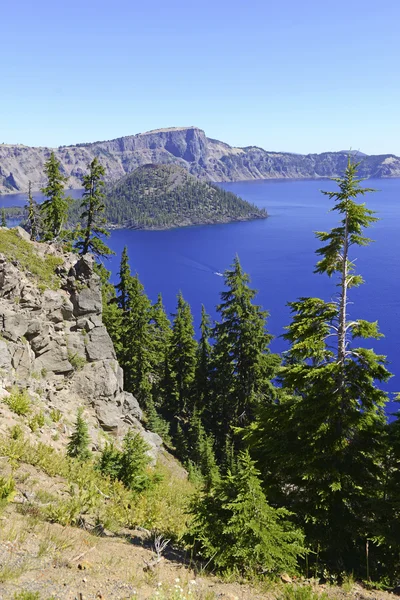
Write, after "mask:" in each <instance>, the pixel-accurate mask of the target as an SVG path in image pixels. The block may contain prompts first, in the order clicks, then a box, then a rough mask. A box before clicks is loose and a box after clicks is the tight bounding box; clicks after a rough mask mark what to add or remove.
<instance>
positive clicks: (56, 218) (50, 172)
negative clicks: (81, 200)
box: [40, 152, 72, 241]
mask: <svg viewBox="0 0 400 600" xmlns="http://www.w3.org/2000/svg"><path fill="white" fill-rule="evenodd" d="M44 171H45V174H46V177H47V185H46V186H45V187H43V188H42V190H41V191H42V193H43V195H44V196H45V198H46V200H45V201H44V202H43V203H42V204H41V205H40V213H41V215H42V223H43V238H44V240H45V241H57V240H59V239H60V236H61V235H62V232H63V227H64V226H65V223H66V221H67V217H68V207H69V205H70V203H71V201H72V200H71V198H70V197H69V196H65V195H64V186H65V184H66V182H67V181H68V177H65V176H64V175H63V174H62V173H61V164H60V163H59V161H58V160H57V159H56V156H55V154H54V152H52V153H51V154H50V157H49V159H48V161H47V162H46V163H45V165H44Z"/></svg>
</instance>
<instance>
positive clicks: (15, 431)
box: [10, 424, 24, 440]
mask: <svg viewBox="0 0 400 600" xmlns="http://www.w3.org/2000/svg"><path fill="white" fill-rule="evenodd" d="M10 437H11V439H12V440H20V439H21V438H23V437H24V432H23V431H22V427H21V425H18V424H17V425H13V426H12V427H10Z"/></svg>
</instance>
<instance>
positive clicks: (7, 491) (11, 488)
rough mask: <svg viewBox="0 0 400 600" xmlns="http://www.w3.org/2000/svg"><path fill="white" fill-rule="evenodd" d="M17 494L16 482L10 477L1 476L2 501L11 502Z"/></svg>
mask: <svg viewBox="0 0 400 600" xmlns="http://www.w3.org/2000/svg"><path fill="white" fill-rule="evenodd" d="M15 494H16V489H15V481H14V479H13V478H12V477H11V476H10V477H1V476H0V500H2V501H5V502H11V501H12V499H13V498H14V496H15Z"/></svg>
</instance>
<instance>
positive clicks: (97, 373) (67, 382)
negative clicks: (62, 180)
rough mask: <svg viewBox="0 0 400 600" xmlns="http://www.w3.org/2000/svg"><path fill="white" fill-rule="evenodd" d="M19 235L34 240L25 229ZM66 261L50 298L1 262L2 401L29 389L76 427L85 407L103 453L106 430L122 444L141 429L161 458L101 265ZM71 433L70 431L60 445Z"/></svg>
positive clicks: (44, 248)
mask: <svg viewBox="0 0 400 600" xmlns="http://www.w3.org/2000/svg"><path fill="white" fill-rule="evenodd" d="M3 231H4V230H3ZM16 231H17V232H18V235H19V236H21V237H22V238H23V237H26V236H27V234H26V232H25V231H24V230H22V229H20V228H17V230H16ZM1 232H2V229H1V228H0V237H1V235H2V233H1ZM28 239H29V238H28ZM26 241H27V240H26ZM25 243H26V242H25ZM29 243H30V244H31V251H32V253H37V254H38V255H42V256H43V255H46V254H48V253H57V251H56V250H55V249H54V248H53V247H52V246H49V245H47V244H38V243H32V242H29ZM58 254H59V253H58ZM59 255H60V256H61V257H62V265H61V266H60V267H58V274H59V276H60V280H61V287H60V289H57V290H53V289H44V290H43V289H40V285H39V286H38V284H37V282H36V281H35V279H34V278H33V277H32V274H29V273H26V272H23V271H22V270H21V268H20V265H19V264H18V263H17V262H16V261H13V260H12V259H11V260H10V258H7V257H6V256H5V255H4V254H0V398H4V397H5V396H7V395H9V393H10V392H9V390H10V389H12V388H13V387H14V389H16V388H19V389H28V390H29V394H30V396H31V397H32V399H33V400H34V401H36V403H38V404H39V405H41V406H42V407H43V409H44V411H45V412H46V413H50V412H51V411H59V412H60V414H62V415H64V416H65V422H69V423H70V425H71V424H72V422H73V420H74V418H75V415H76V410H77V407H78V406H83V407H84V408H85V415H86V418H87V419H88V422H89V423H90V427H91V437H92V440H93V442H94V444H95V445H96V444H97V443H98V442H99V440H100V437H101V430H102V431H104V432H108V434H110V435H112V436H115V437H117V438H118V437H121V436H122V435H123V434H124V433H125V432H126V430H127V429H128V428H129V427H133V428H135V429H137V430H138V431H140V432H141V434H142V435H143V437H144V439H145V440H146V442H147V443H148V444H149V445H150V447H151V453H152V455H153V456H156V454H157V453H158V451H159V450H160V448H161V438H159V436H158V435H156V434H153V433H150V432H148V431H146V430H145V429H144V427H143V425H142V424H141V419H142V411H141V410H140V407H139V405H138V402H137V400H136V399H135V398H134V397H133V396H132V394H129V393H127V392H125V391H124V387H123V372H122V369H121V367H120V366H119V364H118V361H117V360H116V356H115V351H114V347H113V344H112V341H111V339H110V337H109V335H108V333H107V330H106V328H105V326H104V325H103V322H102V300H101V291H100V283H99V278H98V276H97V275H96V274H95V273H94V271H93V260H92V258H91V257H89V256H87V257H83V258H80V259H79V260H77V256H76V255H74V254H63V255H61V254H59ZM60 262H61V261H60ZM2 410H3V411H4V410H5V408H4V405H2ZM10 418H11V416H10V415H8V420H9V419H10ZM7 424H9V423H8V421H7V419H5V420H4V419H3V420H0V430H1V428H2V426H3V427H4V426H5V425H7ZM99 425H100V427H99ZM100 428H101V429H100ZM57 433H58V434H59V433H60V431H59V430H58V431H57ZM68 433H69V430H68V427H64V428H63V429H62V431H61V434H64V440H63V439H61V440H60V444H62V442H63V441H64V442H65V441H66V439H67V437H68ZM61 438H62V435H61Z"/></svg>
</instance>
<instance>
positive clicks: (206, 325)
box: [194, 305, 212, 411]
mask: <svg viewBox="0 0 400 600" xmlns="http://www.w3.org/2000/svg"><path fill="white" fill-rule="evenodd" d="M210 322H211V321H210V317H209V315H208V314H207V312H206V309H205V307H204V306H203V305H202V307H201V323H200V339H199V344H198V348H197V360H196V373H195V384H194V394H195V404H196V407H197V408H198V409H199V410H200V411H203V410H204V409H205V408H208V409H209V408H210V396H211V372H212V347H211V344H210V341H209V340H210V337H211V326H210Z"/></svg>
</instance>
